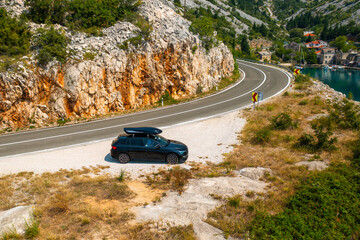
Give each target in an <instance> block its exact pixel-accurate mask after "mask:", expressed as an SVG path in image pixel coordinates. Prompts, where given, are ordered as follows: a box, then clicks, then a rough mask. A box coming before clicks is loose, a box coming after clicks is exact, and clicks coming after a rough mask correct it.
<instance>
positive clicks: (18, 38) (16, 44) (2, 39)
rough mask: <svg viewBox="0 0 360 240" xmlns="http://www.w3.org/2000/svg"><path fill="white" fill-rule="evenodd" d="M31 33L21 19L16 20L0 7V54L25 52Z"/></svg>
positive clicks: (27, 49)
mask: <svg viewBox="0 0 360 240" xmlns="http://www.w3.org/2000/svg"><path fill="white" fill-rule="evenodd" d="M30 38H31V33H30V30H29V28H28V26H27V25H26V24H25V22H24V21H23V20H20V21H19V20H17V19H16V18H12V17H10V16H9V15H8V13H7V12H6V10H5V9H4V8H0V55H9V56H13V55H19V54H26V53H28V51H29V48H30Z"/></svg>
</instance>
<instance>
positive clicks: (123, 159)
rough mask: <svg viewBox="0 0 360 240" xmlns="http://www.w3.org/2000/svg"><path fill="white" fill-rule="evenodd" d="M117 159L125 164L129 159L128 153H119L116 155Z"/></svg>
mask: <svg viewBox="0 0 360 240" xmlns="http://www.w3.org/2000/svg"><path fill="white" fill-rule="evenodd" d="M118 160H119V162H120V163H123V164H125V163H128V162H129V161H130V156H129V155H128V154H126V153H120V154H119V155H118Z"/></svg>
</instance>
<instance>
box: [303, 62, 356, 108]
mask: <svg viewBox="0 0 360 240" xmlns="http://www.w3.org/2000/svg"><path fill="white" fill-rule="evenodd" d="M302 73H305V74H308V75H310V76H311V77H313V78H316V79H319V80H320V81H322V82H323V83H326V84H327V85H329V86H330V87H331V88H333V89H335V90H336V91H339V92H342V93H345V94H346V96H348V95H349V92H351V93H352V94H353V97H354V100H356V101H360V71H355V70H340V71H330V70H327V71H325V70H323V69H321V68H305V69H304V70H302Z"/></svg>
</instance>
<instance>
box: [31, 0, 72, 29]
mask: <svg viewBox="0 0 360 240" xmlns="http://www.w3.org/2000/svg"><path fill="white" fill-rule="evenodd" d="M25 4H26V6H28V7H29V12H28V17H29V18H30V19H31V20H33V21H34V22H36V23H54V24H64V23H65V16H66V12H67V11H68V7H69V0H57V1H55V0H26V2H25Z"/></svg>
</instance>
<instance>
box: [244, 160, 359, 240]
mask: <svg viewBox="0 0 360 240" xmlns="http://www.w3.org/2000/svg"><path fill="white" fill-rule="evenodd" d="M358 189H360V179H359V172H358V171H356V170H355V169H353V168H351V167H348V166H346V165H345V164H344V165H343V164H340V165H336V166H332V167H330V168H329V169H327V170H325V171H323V172H319V173H314V174H312V175H311V176H310V177H309V178H308V179H307V180H305V181H304V182H303V183H302V184H301V185H300V186H299V187H298V190H297V192H296V193H295V195H294V196H292V197H290V199H289V200H288V203H287V205H286V209H285V210H284V211H283V212H281V213H279V214H276V215H270V214H268V213H265V212H258V213H257V214H256V217H255V219H254V220H253V222H251V223H250V224H249V227H248V230H249V235H250V236H249V237H250V238H251V239H358V238H359V237H360V235H359V234H360V232H359V229H360V215H359V212H360V192H359V191H358Z"/></svg>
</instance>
